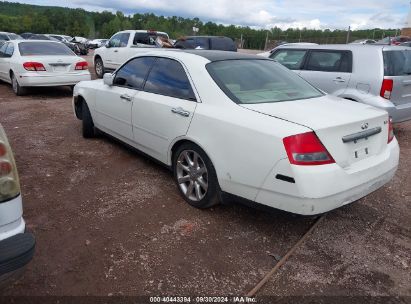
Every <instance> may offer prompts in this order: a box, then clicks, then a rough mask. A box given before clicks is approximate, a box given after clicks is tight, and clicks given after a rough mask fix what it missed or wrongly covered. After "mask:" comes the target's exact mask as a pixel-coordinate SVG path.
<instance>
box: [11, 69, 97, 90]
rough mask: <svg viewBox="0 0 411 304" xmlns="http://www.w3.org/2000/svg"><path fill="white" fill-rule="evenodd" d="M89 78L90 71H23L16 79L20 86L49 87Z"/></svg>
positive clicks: (72, 83)
mask: <svg viewBox="0 0 411 304" xmlns="http://www.w3.org/2000/svg"><path fill="white" fill-rule="evenodd" d="M87 80H91V75H90V72H88V71H85V72H82V73H65V74H55V75H53V74H48V75H41V74H39V73H25V74H22V75H19V78H18V81H19V84H20V86H22V87H49V86H50V87H51V86H64V85H75V84H77V83H79V82H80V81H87Z"/></svg>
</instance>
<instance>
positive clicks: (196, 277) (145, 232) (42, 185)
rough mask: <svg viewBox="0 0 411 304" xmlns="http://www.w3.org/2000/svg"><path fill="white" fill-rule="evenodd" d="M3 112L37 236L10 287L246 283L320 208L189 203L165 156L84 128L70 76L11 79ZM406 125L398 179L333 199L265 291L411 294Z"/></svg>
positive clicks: (56, 289) (1, 100) (212, 288)
mask: <svg viewBox="0 0 411 304" xmlns="http://www.w3.org/2000/svg"><path fill="white" fill-rule="evenodd" d="M88 60H89V63H91V62H90V57H88ZM90 70H93V67H92V66H90ZM0 122H1V123H2V124H3V126H4V128H5V130H6V132H7V134H8V137H9V140H10V142H11V144H12V146H13V149H14V153H15V157H16V161H17V166H18V169H19V173H20V179H21V184H22V189H23V190H22V191H23V198H24V211H25V219H26V221H27V225H28V228H29V229H31V230H32V231H33V232H34V234H35V235H36V238H37V248H36V255H35V257H34V260H33V261H32V262H31V264H30V265H29V266H28V269H27V271H26V272H25V274H24V276H23V277H22V278H21V279H20V280H19V281H18V282H17V283H15V284H14V285H13V286H10V287H9V288H8V289H7V290H6V292H5V294H6V295H159V294H169V295H170V294H171V295H193V294H195V295H233V294H235V295H243V294H246V293H247V292H248V291H249V290H251V289H252V288H253V287H254V286H255V285H256V284H257V283H258V282H259V281H260V280H261V279H262V278H263V277H264V275H265V274H266V273H267V272H269V271H270V270H271V269H272V267H274V265H275V263H276V262H277V260H278V259H279V258H281V257H282V256H283V255H285V254H286V252H287V251H288V250H289V249H290V248H291V247H292V246H293V245H294V244H295V243H296V242H297V241H298V240H299V239H300V238H301V237H302V235H303V234H304V233H305V232H306V231H307V230H308V229H309V228H310V227H311V225H313V223H314V221H315V218H314V217H300V216H293V215H290V214H287V213H283V212H279V211H275V210H256V209H251V208H248V207H244V206H241V205H237V204H234V205H228V206H218V207H216V208H213V209H210V210H197V209H194V208H192V207H190V206H189V205H188V204H187V203H185V202H184V200H183V199H182V198H181V197H180V196H179V193H178V191H177V188H176V186H175V185H174V182H173V180H172V175H171V173H170V172H169V171H168V170H167V169H166V168H164V167H162V166H161V165H159V164H157V163H155V162H153V161H151V160H149V159H148V158H146V157H144V156H142V155H140V154H139V153H137V152H136V151H133V150H130V149H128V148H127V147H125V146H123V145H122V144H120V143H118V142H116V141H114V140H112V139H110V138H108V137H104V136H100V137H99V138H96V139H92V140H86V139H83V137H82V136H81V123H80V121H78V120H77V119H75V118H74V116H73V113H72V106H71V91H70V90H69V89H68V88H52V89H33V90H30V92H29V94H28V95H27V96H24V97H15V95H14V94H13V92H12V90H11V88H10V86H9V85H6V84H4V83H0ZM396 135H397V138H398V140H399V144H400V147H401V159H400V168H399V170H398V172H397V175H396V177H395V178H394V179H393V181H391V182H390V183H389V184H388V185H387V186H386V187H384V188H382V189H380V190H379V191H377V192H375V193H373V194H371V195H370V196H368V197H366V198H364V199H362V200H360V201H359V202H356V203H354V204H351V205H349V206H346V207H344V208H341V209H339V210H336V211H333V212H331V213H329V214H328V215H327V216H326V218H325V220H324V221H323V222H322V223H320V225H319V226H318V227H317V229H316V230H315V231H314V232H313V233H312V234H311V235H310V236H309V238H308V240H307V241H306V242H305V243H304V244H303V245H302V246H301V247H300V248H299V249H298V250H297V252H296V254H295V255H294V256H292V257H291V259H289V260H288V262H287V263H286V264H285V265H284V267H283V268H282V269H281V270H280V271H279V272H278V273H276V274H275V275H274V276H273V277H272V278H271V279H270V280H269V282H268V283H267V284H266V285H265V286H264V287H263V289H261V290H260V291H259V293H258V294H257V295H314V294H315V295H318V294H326V295H403V296H404V295H409V296H411V274H410V273H411V271H410V267H411V228H410V218H411V179H410V171H411V144H410V141H411V123H410V122H408V123H403V124H400V125H398V126H396Z"/></svg>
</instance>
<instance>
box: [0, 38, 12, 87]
mask: <svg viewBox="0 0 411 304" xmlns="http://www.w3.org/2000/svg"><path fill="white" fill-rule="evenodd" d="M9 44H10V43H3V44H0V79H2V80H7V81H8V82H10V77H9V70H10V58H9V57H8V55H7V54H6V50H7V48H8V46H9Z"/></svg>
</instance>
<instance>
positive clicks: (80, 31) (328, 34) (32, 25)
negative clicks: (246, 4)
mask: <svg viewBox="0 0 411 304" xmlns="http://www.w3.org/2000/svg"><path fill="white" fill-rule="evenodd" d="M193 27H197V28H198V29H199V32H198V33H197V35H217V36H227V37H230V38H232V39H235V40H237V41H240V40H241V41H242V42H243V46H244V48H253V49H263V48H264V47H265V46H266V44H267V41H281V40H284V41H289V42H296V41H307V42H317V43H342V42H345V39H346V37H347V31H346V30H329V29H325V30H314V29H307V28H304V29H293V28H290V29H287V30H281V29H280V28H277V27H275V28H272V29H270V30H265V29H254V28H250V27H248V26H246V27H244V26H235V25H230V26H224V25H221V24H216V23H214V22H203V21H201V20H200V19H199V18H183V17H177V16H170V17H165V16H157V15H155V14H150V13H138V12H136V13H135V14H133V15H127V16H126V15H124V14H123V13H122V12H116V13H112V12H109V11H103V12H89V11H85V10H83V9H71V8H63V7H50V6H37V5H29V4H21V3H12V2H0V31H8V32H14V33H23V32H31V33H53V34H66V35H70V36H82V37H87V38H109V37H111V36H112V35H113V34H114V33H116V32H118V31H121V30H126V29H154V30H157V31H163V32H167V33H168V34H169V35H170V37H172V38H179V37H182V36H187V35H193ZM397 32H398V30H397V29H388V30H384V29H369V30H357V31H352V32H351V33H350V40H351V41H352V40H354V39H362V38H371V39H381V38H382V37H385V36H394V35H395V34H396V33H397Z"/></svg>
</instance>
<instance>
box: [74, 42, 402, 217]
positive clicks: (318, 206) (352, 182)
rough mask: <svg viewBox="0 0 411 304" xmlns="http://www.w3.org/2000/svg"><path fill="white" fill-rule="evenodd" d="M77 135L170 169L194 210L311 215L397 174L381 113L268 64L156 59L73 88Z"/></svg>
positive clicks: (227, 55) (245, 58)
mask: <svg viewBox="0 0 411 304" xmlns="http://www.w3.org/2000/svg"><path fill="white" fill-rule="evenodd" d="M73 106H74V111H75V115H76V116H77V118H79V119H81V120H82V122H83V136H84V137H92V136H94V134H95V133H94V132H95V129H99V130H101V131H103V132H105V133H108V134H110V135H112V136H114V137H116V138H118V139H120V140H121V141H123V142H125V143H127V144H129V145H131V146H133V147H135V148H137V149H138V150H140V151H142V152H144V153H145V154H148V155H149V156H151V157H153V158H155V159H157V160H158V161H160V162H162V163H164V164H166V165H167V166H169V167H170V168H171V169H172V170H173V172H174V179H175V181H176V183H177V185H178V189H179V191H180V192H181V194H182V196H183V197H184V199H185V200H186V201H187V202H188V203H190V204H191V205H193V206H195V207H199V208H206V207H210V206H213V205H214V204H216V203H218V202H219V198H220V199H221V198H223V199H224V198H226V197H235V198H237V199H245V200H247V201H252V202H255V203H259V204H264V205H268V206H271V207H275V208H278V209H282V210H286V211H289V212H293V213H298V214H305V215H312V214H319V213H323V212H327V211H329V210H332V209H334V208H338V207H341V206H343V205H346V204H349V203H351V202H353V201H356V200H358V199H359V198H361V197H363V196H365V195H367V194H369V193H371V192H373V191H374V190H376V189H378V188H380V187H381V186H383V185H384V184H386V183H387V182H388V181H390V180H391V178H392V177H393V176H394V174H395V172H396V170H397V166H398V159H399V147H398V142H397V140H396V139H395V137H394V134H393V129H392V124H391V122H390V119H389V117H388V114H387V112H385V111H383V110H379V109H376V108H374V107H372V106H368V105H364V104H360V103H355V102H352V101H349V100H344V99H340V98H338V97H334V96H330V95H326V94H324V93H322V92H321V91H319V90H318V89H316V88H314V87H313V86H311V85H310V84H309V83H307V82H306V81H305V80H303V79H302V78H300V77H299V76H298V75H296V74H295V73H293V72H291V71H289V70H288V69H287V68H285V67H283V66H281V65H280V64H279V63H276V62H275V61H273V60H270V59H265V58H263V57H260V56H252V55H246V54H240V53H234V52H221V51H204V50H203V51H195V50H193V51H167V52H164V51H153V52H151V53H146V54H145V55H140V56H137V57H134V58H132V59H130V60H128V61H127V62H126V63H125V64H124V65H122V66H121V67H120V68H119V69H118V70H117V71H115V72H114V73H113V74H105V75H104V79H103V80H95V81H86V82H81V83H79V84H78V85H76V86H75V88H74V97H73Z"/></svg>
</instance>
